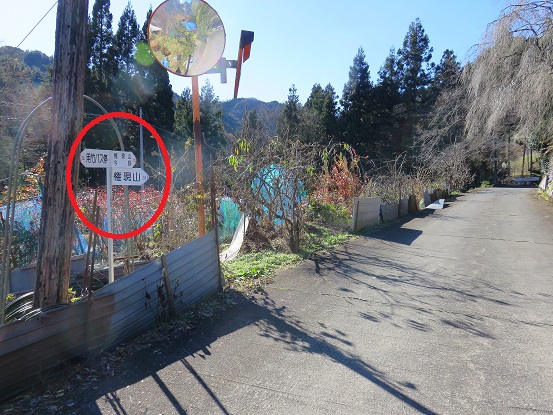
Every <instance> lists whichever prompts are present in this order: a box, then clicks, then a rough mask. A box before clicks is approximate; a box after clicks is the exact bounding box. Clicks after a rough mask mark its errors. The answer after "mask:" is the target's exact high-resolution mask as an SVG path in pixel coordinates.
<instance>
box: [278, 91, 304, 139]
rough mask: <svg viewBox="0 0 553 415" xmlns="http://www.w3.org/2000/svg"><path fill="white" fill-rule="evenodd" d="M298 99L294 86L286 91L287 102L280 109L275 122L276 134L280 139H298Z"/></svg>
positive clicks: (299, 106) (299, 104)
mask: <svg viewBox="0 0 553 415" xmlns="http://www.w3.org/2000/svg"><path fill="white" fill-rule="evenodd" d="M301 108H302V107H301V103H300V98H299V96H298V90H297V89H296V86H295V85H292V86H291V87H290V89H289V90H288V100H287V101H286V103H285V104H284V107H283V108H282V112H281V114H280V116H279V118H278V121H277V134H278V135H279V136H281V137H290V138H299V137H298V136H299V133H300V111H301Z"/></svg>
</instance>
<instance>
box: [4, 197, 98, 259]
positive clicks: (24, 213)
mask: <svg viewBox="0 0 553 415" xmlns="http://www.w3.org/2000/svg"><path fill="white" fill-rule="evenodd" d="M6 210H7V208H6V206H0V212H1V213H2V217H3V218H4V220H5V219H6ZM41 211H42V201H41V199H40V198H36V199H31V200H26V201H24V202H17V203H16V204H15V216H14V218H15V219H14V227H16V228H17V226H20V227H22V228H24V229H25V230H27V231H31V230H38V229H39V227H40V215H41ZM87 250H88V243H87V242H86V239H85V237H84V236H83V234H82V233H81V232H80V231H79V230H78V228H77V227H75V229H74V234H73V255H81V254H84V253H86V251H87Z"/></svg>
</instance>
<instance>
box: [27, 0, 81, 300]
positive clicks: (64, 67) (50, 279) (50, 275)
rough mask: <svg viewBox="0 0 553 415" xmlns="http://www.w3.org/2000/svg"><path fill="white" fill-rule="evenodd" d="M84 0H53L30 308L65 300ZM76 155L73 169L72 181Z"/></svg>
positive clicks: (69, 253) (70, 244) (79, 108)
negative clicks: (69, 171) (46, 131)
mask: <svg viewBox="0 0 553 415" xmlns="http://www.w3.org/2000/svg"><path fill="white" fill-rule="evenodd" d="M87 16H88V0H59V1H58V10H57V20H56V47H55V52H54V70H53V85H52V115H51V124H50V137H49V141H48V155H47V159H46V169H45V172H46V178H45V181H44V192H43V195H42V218H41V223H40V243H39V250H38V259H37V274H36V283H35V296H34V306H35V307H40V308H45V307H49V306H52V305H55V304H59V303H66V302H68V292H67V290H68V288H69V272H70V263H71V248H72V234H73V224H74V217H75V212H74V211H73V208H72V206H71V203H70V201H69V197H68V195H67V186H66V185H65V168H66V166H67V158H68V155H69V150H70V148H71V145H72V143H73V140H75V138H76V137H77V135H78V134H79V132H80V130H81V129H82V123H83V106H84V99H83V94H84V74H85V65H86V32H87ZM78 159H79V158H78V155H77V157H75V159H74V165H73V176H72V178H73V188H74V189H75V185H76V183H77V176H78V167H79V164H78Z"/></svg>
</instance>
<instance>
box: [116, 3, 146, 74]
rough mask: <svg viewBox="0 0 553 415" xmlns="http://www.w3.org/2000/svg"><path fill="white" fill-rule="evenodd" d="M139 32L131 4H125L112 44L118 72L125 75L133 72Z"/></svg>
mask: <svg viewBox="0 0 553 415" xmlns="http://www.w3.org/2000/svg"><path fill="white" fill-rule="evenodd" d="M140 34H141V31H140V29H139V27H138V22H137V20H136V14H135V13H134V10H133V9H132V7H131V3H130V2H129V3H127V5H126V6H125V9H124V10H123V14H122V15H121V17H120V19H119V26H118V27H117V33H116V34H115V42H114V52H115V53H114V57H115V60H116V61H117V64H118V66H119V70H120V71H123V72H125V73H127V74H132V73H133V71H134V52H135V48H136V44H137V43H138V41H139V39H140Z"/></svg>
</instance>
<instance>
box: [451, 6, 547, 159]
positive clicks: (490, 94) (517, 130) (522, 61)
mask: <svg viewBox="0 0 553 415" xmlns="http://www.w3.org/2000/svg"><path fill="white" fill-rule="evenodd" d="M552 18H553V1H551V0H545V1H530V0H522V1H519V2H517V3H514V4H512V5H511V6H509V7H507V8H506V9H505V10H504V11H503V13H502V15H501V16H500V18H499V19H498V20H496V21H495V22H494V23H493V24H491V25H490V26H489V28H488V30H487V32H486V35H485V38H484V42H482V44H481V46H480V48H479V54H478V56H477V58H476V60H475V61H474V62H473V63H472V64H469V65H467V67H466V68H465V70H464V71H463V76H462V80H463V84H464V86H465V87H466V90H467V98H468V101H467V102H468V103H469V105H468V111H467V118H466V132H467V139H468V141H469V142H472V143H473V144H476V145H478V146H479V147H481V146H492V147H493V148H494V150H496V149H497V145H498V143H499V144H500V145H501V144H502V143H501V142H503V143H504V142H505V141H506V140H507V139H508V138H509V137H517V136H518V137H519V138H521V139H522V140H523V141H524V142H526V141H527V140H528V138H529V136H530V135H533V136H535V137H540V139H539V140H538V141H539V143H538V146H537V147H538V150H541V151H547V149H548V148H551V146H552V145H553V142H552V139H551V137H552V135H553V117H552V115H553V76H552V72H553V19H552Z"/></svg>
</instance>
